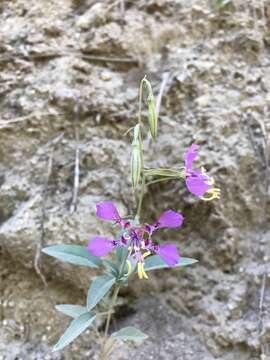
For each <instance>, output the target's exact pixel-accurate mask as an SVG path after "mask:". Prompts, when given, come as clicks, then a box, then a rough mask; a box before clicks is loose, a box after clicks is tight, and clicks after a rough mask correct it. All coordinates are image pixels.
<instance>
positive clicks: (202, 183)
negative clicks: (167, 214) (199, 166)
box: [186, 171, 212, 197]
mask: <svg viewBox="0 0 270 360" xmlns="http://www.w3.org/2000/svg"><path fill="white" fill-rule="evenodd" d="M207 180H208V178H207V176H205V175H203V174H202V173H201V172H200V171H196V172H193V174H192V175H191V176H187V178H186V185H187V188H188V190H189V191H190V192H191V193H192V194H193V195H195V196H198V197H201V196H203V195H204V194H205V193H206V191H207V190H209V189H211V188H212V185H209V184H207V182H206V181H207Z"/></svg>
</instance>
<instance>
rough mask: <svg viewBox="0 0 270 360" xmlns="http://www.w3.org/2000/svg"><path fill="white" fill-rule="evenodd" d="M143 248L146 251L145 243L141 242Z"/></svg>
mask: <svg viewBox="0 0 270 360" xmlns="http://www.w3.org/2000/svg"><path fill="white" fill-rule="evenodd" d="M141 248H142V249H145V242H144V241H142V242H141Z"/></svg>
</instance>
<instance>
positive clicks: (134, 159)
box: [131, 143, 142, 190]
mask: <svg viewBox="0 0 270 360" xmlns="http://www.w3.org/2000/svg"><path fill="white" fill-rule="evenodd" d="M141 171H142V155H141V146H140V144H139V143H135V144H132V153H131V182H132V188H133V190H135V189H136V187H137V185H138V183H139V181H140V178H141Z"/></svg>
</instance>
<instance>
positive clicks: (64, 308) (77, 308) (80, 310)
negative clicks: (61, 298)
mask: <svg viewBox="0 0 270 360" xmlns="http://www.w3.org/2000/svg"><path fill="white" fill-rule="evenodd" d="M55 308H56V310H58V311H60V312H61V313H63V314H65V315H68V316H70V317H73V318H77V317H78V316H80V315H82V314H84V313H86V312H87V309H86V307H85V306H81V305H71V304H59V305H56V306H55Z"/></svg>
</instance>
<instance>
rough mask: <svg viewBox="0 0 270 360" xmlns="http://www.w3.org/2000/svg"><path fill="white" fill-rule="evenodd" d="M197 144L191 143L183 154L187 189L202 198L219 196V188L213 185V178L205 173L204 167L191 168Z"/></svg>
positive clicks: (210, 198) (196, 153) (196, 152)
mask: <svg viewBox="0 0 270 360" xmlns="http://www.w3.org/2000/svg"><path fill="white" fill-rule="evenodd" d="M198 149H199V146H198V145H197V144H192V145H191V146H190V148H189V149H188V150H187V151H186V153H185V155H184V160H185V170H184V171H185V180H186V185H187V188H188V190H189V191H190V192H191V193H192V194H193V195H195V196H198V197H199V198H201V199H202V200H205V201H210V200H213V199H218V198H220V189H218V188H216V187H214V183H215V180H214V179H213V178H212V177H210V176H209V175H207V173H206V170H205V169H204V168H201V169H193V162H194V160H195V159H196V158H197V157H198Z"/></svg>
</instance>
